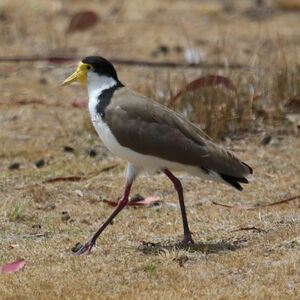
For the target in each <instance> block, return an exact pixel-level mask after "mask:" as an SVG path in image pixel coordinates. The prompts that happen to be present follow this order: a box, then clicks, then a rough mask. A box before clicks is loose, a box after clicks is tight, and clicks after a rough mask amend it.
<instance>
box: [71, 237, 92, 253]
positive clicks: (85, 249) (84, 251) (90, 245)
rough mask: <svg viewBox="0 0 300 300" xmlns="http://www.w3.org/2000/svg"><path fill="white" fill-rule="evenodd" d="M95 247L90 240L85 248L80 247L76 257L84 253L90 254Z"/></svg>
mask: <svg viewBox="0 0 300 300" xmlns="http://www.w3.org/2000/svg"><path fill="white" fill-rule="evenodd" d="M94 246H95V242H93V241H92V240H89V241H88V242H87V243H86V244H85V245H84V246H82V247H80V248H79V250H77V251H76V252H75V255H81V254H84V253H86V254H90V253H91V250H92V248H93V247H94Z"/></svg>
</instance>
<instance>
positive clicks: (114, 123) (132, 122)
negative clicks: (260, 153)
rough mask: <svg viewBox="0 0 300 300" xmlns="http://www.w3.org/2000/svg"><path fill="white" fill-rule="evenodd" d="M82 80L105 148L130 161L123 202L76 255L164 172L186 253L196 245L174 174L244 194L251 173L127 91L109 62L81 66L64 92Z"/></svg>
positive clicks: (179, 120)
mask: <svg viewBox="0 0 300 300" xmlns="http://www.w3.org/2000/svg"><path fill="white" fill-rule="evenodd" d="M77 80H79V81H80V82H81V83H82V84H86V86H87V91H88V97H89V102H88V108H89V112H90V115H91V120H92V123H93V126H94V128H95V130H96V132H97V133H98V135H99V137H100V139H101V140H102V142H103V144H104V145H105V146H106V147H107V148H108V149H109V150H110V151H111V152H112V153H113V154H114V155H116V156H118V157H120V158H122V159H124V160H126V161H127V170H126V182H125V189H124V193H123V196H122V197H121V198H120V200H119V201H118V204H117V206H116V208H115V210H114V211H113V212H112V214H111V215H110V216H109V217H108V218H107V219H106V220H105V222H104V223H103V224H102V225H101V226H100V228H99V229H98V230H97V231H96V232H95V233H94V234H93V235H92V237H91V238H90V239H89V240H88V241H87V242H86V243H85V244H84V245H82V246H81V247H80V248H79V250H78V251H77V252H76V254H83V253H87V254H89V253H90V252H91V250H92V248H93V247H94V246H95V243H96V240H97V238H98V237H99V235H100V234H101V233H102V231H103V230H104V229H105V228H106V227H107V225H108V224H110V223H111V222H112V220H113V219H114V218H115V216H116V215H117V214H118V213H119V212H120V211H121V210H122V209H123V208H124V207H125V206H126V205H127V203H128V198H129V194H130V189H131V186H132V184H133V182H134V180H135V179H136V177H137V176H138V175H139V174H141V173H143V172H149V173H150V174H151V173H152V172H154V173H155V172H163V173H164V174H165V175H166V176H167V177H168V178H169V179H170V180H171V182H172V183H173V185H174V188H175V190H176V191H177V194H178V199H179V204H180V210H181V217H182V224H183V234H184V235H183V240H182V242H181V243H180V245H181V246H182V247H187V246H189V245H191V244H193V243H194V240H193V238H192V232H191V230H190V228H189V225H188V219H187V215H186V209H185V204H184V195H183V187H182V184H181V182H180V180H179V179H178V178H177V177H176V176H175V175H174V174H173V172H178V171H179V172H187V173H189V174H191V175H192V176H197V177H200V178H202V179H205V180H212V181H216V182H219V183H225V184H228V185H230V186H232V187H234V188H235V189H237V190H240V191H241V190H242V189H243V188H242V186H241V183H248V180H247V178H246V177H247V176H248V175H250V174H252V173H253V170H252V168H251V167H250V166H249V165H247V164H246V163H244V162H243V161H241V160H240V159H239V158H238V157H237V156H236V155H235V154H234V153H233V152H231V151H229V150H226V149H225V148H223V147H222V146H219V145H217V144H216V143H214V142H213V141H212V140H211V139H210V138H209V137H208V136H207V135H206V134H205V133H204V132H203V131H202V130H201V129H200V128H199V127H198V126H196V125H195V124H194V123H192V122H190V121H189V120H188V119H186V118H185V117H184V116H183V115H182V114H180V113H178V112H175V111H173V110H171V109H169V108H168V107H166V106H164V105H162V104H160V103H158V102H157V101H154V100H152V99H150V98H148V97H146V96H144V95H142V94H140V93H137V92H135V91H133V90H131V89H129V88H127V87H126V86H125V85H124V84H123V83H121V81H120V80H119V78H118V75H117V72H116V70H115V68H114V66H113V65H112V63H111V62H109V61H108V60H106V59H105V58H103V57H101V56H88V57H85V58H84V59H82V61H81V62H80V63H79V64H78V67H77V69H76V71H75V72H74V73H73V74H72V75H70V76H69V77H68V78H67V79H66V80H65V81H64V82H63V84H62V85H63V86H65V85H68V84H71V83H72V82H75V81H77Z"/></svg>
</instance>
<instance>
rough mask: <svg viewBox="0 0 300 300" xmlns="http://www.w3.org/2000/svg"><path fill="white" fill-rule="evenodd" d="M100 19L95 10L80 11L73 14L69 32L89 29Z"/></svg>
mask: <svg viewBox="0 0 300 300" xmlns="http://www.w3.org/2000/svg"><path fill="white" fill-rule="evenodd" d="M98 21H99V16H98V15H97V14H96V13H94V12H93V11H88V10H87V11H80V12H78V13H76V14H75V15H73V16H72V18H71V20H70V23H69V27H68V29H67V32H68V33H72V32H74V31H77V30H85V29H88V28H89V27H92V26H94V25H95V24H97V23H98Z"/></svg>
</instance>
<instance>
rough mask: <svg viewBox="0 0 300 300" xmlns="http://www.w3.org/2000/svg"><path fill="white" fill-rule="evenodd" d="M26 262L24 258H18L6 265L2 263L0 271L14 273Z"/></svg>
mask: <svg viewBox="0 0 300 300" xmlns="http://www.w3.org/2000/svg"><path fill="white" fill-rule="evenodd" d="M25 264H26V261H25V260H24V259H18V260H16V261H14V262H12V263H9V264H7V265H4V266H2V267H0V269H1V271H2V273H6V274H9V273H15V272H17V271H19V270H20V269H22V268H23V267H24V266H25Z"/></svg>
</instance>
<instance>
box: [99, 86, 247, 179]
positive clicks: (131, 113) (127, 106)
mask: <svg viewBox="0 0 300 300" xmlns="http://www.w3.org/2000/svg"><path fill="white" fill-rule="evenodd" d="M105 122H106V123H107V124H108V126H109V127H110V129H111V130H112V132H113V134H114V135H115V136H116V138H117V140H118V142H119V143H120V144H121V145H122V146H124V147H128V148H130V149H132V150H134V151H136V152H139V153H142V154H145V155H153V156H158V157H160V158H163V159H166V160H170V161H174V162H178V163H182V164H187V165H194V166H199V167H200V168H203V169H207V170H213V171H215V172H218V173H221V174H224V175H229V176H233V177H244V176H247V175H248V174H250V173H251V168H249V167H248V166H247V165H246V164H244V163H242V162H241V161H240V160H239V159H238V158H237V157H236V156H235V155H234V154H233V153H231V152H230V151H227V150H225V149H223V148H222V147H220V146H218V145H216V144H214V143H213V142H211V141H210V140H209V139H208V138H207V136H206V135H205V133H203V132H202V131H201V130H200V129H199V128H198V127H197V126H195V125H194V124H193V123H191V122H189V121H188V120H187V119H185V118H184V117H183V116H182V115H180V114H178V113H175V112H174V111H171V110H169V109H168V108H166V107H165V106H162V105H160V104H159V103H157V102H155V101H153V100H151V99H148V98H146V97H144V96H142V95H140V94H138V93H135V92H133V91H131V90H129V89H126V88H122V89H120V90H118V91H116V92H115V94H114V100H113V101H112V102H111V103H110V104H109V106H108V107H107V109H106V111H105Z"/></svg>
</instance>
